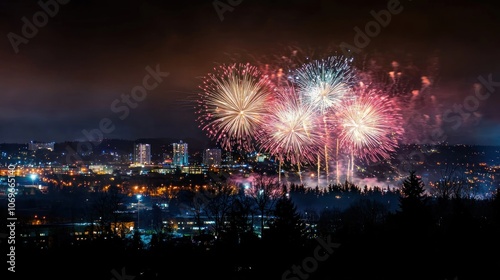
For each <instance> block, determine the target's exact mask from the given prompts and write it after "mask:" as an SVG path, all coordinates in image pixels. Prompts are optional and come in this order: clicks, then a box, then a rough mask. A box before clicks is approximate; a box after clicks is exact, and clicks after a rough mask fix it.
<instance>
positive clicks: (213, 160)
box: [203, 149, 222, 166]
mask: <svg viewBox="0 0 500 280" xmlns="http://www.w3.org/2000/svg"><path fill="white" fill-rule="evenodd" d="M221 162H222V151H221V149H206V150H204V151H203V165H206V166H220V164H221Z"/></svg>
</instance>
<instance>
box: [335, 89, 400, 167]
mask: <svg viewBox="0 0 500 280" xmlns="http://www.w3.org/2000/svg"><path fill="white" fill-rule="evenodd" d="M336 120H337V123H338V129H339V139H340V144H341V146H342V147H344V148H346V149H347V150H348V151H349V152H350V153H352V154H353V155H355V156H356V157H358V158H360V159H362V160H366V161H372V162H375V161H378V160H382V159H386V158H388V157H389V156H390V153H391V152H394V151H395V148H397V146H398V141H399V139H400V136H401V134H402V133H403V128H402V125H403V124H402V117H401V114H400V112H399V109H398V108H397V107H396V106H395V104H394V103H393V101H392V100H391V99H390V98H389V97H387V96H386V95H384V94H383V93H382V92H380V91H377V90H361V92H360V93H359V94H358V95H357V96H356V97H354V98H352V99H348V100H346V101H345V102H344V105H343V106H342V109H341V110H339V111H338V112H337V114H336Z"/></svg>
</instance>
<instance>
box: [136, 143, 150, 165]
mask: <svg viewBox="0 0 500 280" xmlns="http://www.w3.org/2000/svg"><path fill="white" fill-rule="evenodd" d="M134 163H135V164H151V145H150V144H143V143H139V144H135V146H134Z"/></svg>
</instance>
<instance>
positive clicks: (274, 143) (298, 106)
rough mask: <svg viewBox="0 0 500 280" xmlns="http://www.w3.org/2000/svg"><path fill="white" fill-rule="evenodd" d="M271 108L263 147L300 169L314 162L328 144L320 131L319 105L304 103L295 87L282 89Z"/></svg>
mask: <svg viewBox="0 0 500 280" xmlns="http://www.w3.org/2000/svg"><path fill="white" fill-rule="evenodd" d="M271 107H272V108H273V110H272V111H271V113H270V114H269V115H268V116H267V117H266V121H265V123H266V124H265V125H264V126H263V128H264V130H263V131H264V133H262V134H261V137H260V140H259V143H260V147H261V148H262V149H263V150H264V151H266V152H268V153H270V154H271V155H273V156H275V157H276V158H278V159H279V160H280V164H281V162H282V161H289V162H290V163H292V164H296V165H297V166H298V167H299V168H300V166H301V165H302V164H311V163H314V162H315V159H316V155H318V154H321V152H322V149H323V148H322V147H323V145H324V143H325V142H324V140H325V137H324V135H323V134H322V133H319V130H318V128H321V126H320V125H321V123H319V122H318V118H317V114H316V110H315V108H314V107H312V106H311V105H310V104H307V103H303V102H301V100H300V98H299V96H298V95H297V93H296V92H295V89H294V88H293V87H287V88H281V89H280V91H279V93H278V96H277V98H276V99H275V102H274V103H273V104H272V105H271ZM280 169H281V168H280ZM280 171H281V170H280ZM299 174H300V170H299Z"/></svg>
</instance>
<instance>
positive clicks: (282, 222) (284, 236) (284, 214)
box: [269, 195, 307, 245]
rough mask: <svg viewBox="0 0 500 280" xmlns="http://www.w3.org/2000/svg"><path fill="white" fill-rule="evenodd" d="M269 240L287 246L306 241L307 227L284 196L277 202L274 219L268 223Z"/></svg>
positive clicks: (292, 204) (288, 199)
mask: <svg viewBox="0 0 500 280" xmlns="http://www.w3.org/2000/svg"><path fill="white" fill-rule="evenodd" d="M269 235H270V238H271V239H273V240H274V241H276V242H279V243H283V244H288V245H302V244H304V242H305V241H306V239H307V227H306V224H305V223H304V221H303V220H302V218H301V216H300V214H299V212H298V211H297V206H296V205H295V203H294V202H293V201H292V200H291V199H290V198H289V197H287V196H286V195H283V196H282V197H281V198H280V199H279V200H278V201H277V202H276V207H275V210H274V218H273V219H272V220H271V221H270V223H269Z"/></svg>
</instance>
